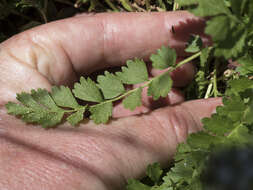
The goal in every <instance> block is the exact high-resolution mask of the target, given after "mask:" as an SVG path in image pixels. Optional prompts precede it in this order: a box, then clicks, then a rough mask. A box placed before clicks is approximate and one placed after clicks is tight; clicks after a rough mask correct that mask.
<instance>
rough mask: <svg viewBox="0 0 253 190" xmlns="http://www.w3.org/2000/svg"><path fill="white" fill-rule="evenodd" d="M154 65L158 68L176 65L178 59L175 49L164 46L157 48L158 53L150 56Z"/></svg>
mask: <svg viewBox="0 0 253 190" xmlns="http://www.w3.org/2000/svg"><path fill="white" fill-rule="evenodd" d="M150 60H151V61H152V66H153V67H154V68H156V69H166V68H168V67H170V66H174V65H175V63H176V60H177V54H176V51H175V50H174V49H171V48H170V47H165V46H162V48H161V49H158V50H157V54H153V55H151V57H150Z"/></svg>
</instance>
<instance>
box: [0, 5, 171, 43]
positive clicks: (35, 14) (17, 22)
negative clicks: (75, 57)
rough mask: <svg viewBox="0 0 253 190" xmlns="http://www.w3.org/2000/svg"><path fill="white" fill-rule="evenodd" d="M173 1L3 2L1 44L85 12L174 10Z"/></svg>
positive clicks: (0, 17) (0, 26) (0, 23)
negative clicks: (51, 22)
mask: <svg viewBox="0 0 253 190" xmlns="http://www.w3.org/2000/svg"><path fill="white" fill-rule="evenodd" d="M172 6H173V5H172V4H171V2H167V1H162V0H159V2H158V1H150V0H145V1H139V0H118V1H115V0H104V1H103V0H1V1H0V28H1V31H0V42H2V41H4V40H5V39H7V38H9V37H11V36H12V35H14V34H17V33H19V32H22V31H24V30H26V29H29V28H32V27H35V26H38V25H41V24H44V23H47V22H50V21H54V20H58V19H63V18H67V17H70V16H74V15H75V14H79V13H82V12H111V11H114V12H119V11H121V12H122V11H134V12H136V11H141V12H144V11H161V10H172Z"/></svg>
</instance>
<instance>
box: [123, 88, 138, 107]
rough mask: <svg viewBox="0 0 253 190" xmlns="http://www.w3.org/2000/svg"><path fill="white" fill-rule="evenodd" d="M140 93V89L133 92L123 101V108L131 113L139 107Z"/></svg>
mask: <svg viewBox="0 0 253 190" xmlns="http://www.w3.org/2000/svg"><path fill="white" fill-rule="evenodd" d="M141 92H142V88H138V89H137V90H136V91H135V92H133V93H131V94H130V95H129V96H127V97H126V98H125V99H124V100H123V105H124V107H125V108H127V109H130V110H132V111H133V110H134V109H135V108H136V107H138V106H141V104H142V101H141Z"/></svg>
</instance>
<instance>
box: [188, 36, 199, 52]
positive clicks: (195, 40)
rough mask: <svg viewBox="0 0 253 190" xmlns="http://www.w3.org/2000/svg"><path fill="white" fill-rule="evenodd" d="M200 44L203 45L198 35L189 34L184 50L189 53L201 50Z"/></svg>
mask: <svg viewBox="0 0 253 190" xmlns="http://www.w3.org/2000/svg"><path fill="white" fill-rule="evenodd" d="M202 46H203V42H202V40H201V38H200V36H199V35H196V36H194V35H191V36H190V39H189V41H188V44H187V47H186V49H185V51H186V52H189V53H196V52H198V51H200V50H201V48H202Z"/></svg>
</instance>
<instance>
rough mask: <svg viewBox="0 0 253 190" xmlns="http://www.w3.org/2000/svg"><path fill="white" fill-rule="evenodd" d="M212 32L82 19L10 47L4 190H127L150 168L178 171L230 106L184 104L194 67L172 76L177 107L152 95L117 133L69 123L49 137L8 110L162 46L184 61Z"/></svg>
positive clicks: (178, 17)
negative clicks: (18, 98)
mask: <svg viewBox="0 0 253 190" xmlns="http://www.w3.org/2000/svg"><path fill="white" fill-rule="evenodd" d="M204 25H205V24H204V21H203V20H201V19H199V18H196V17H194V16H193V15H191V14H189V13H187V12H176V13H170V12H168V13H145V14H144V13H128V14H126V13H125V14H123V13H114V14H96V15H78V16H76V17H73V18H69V19H66V20H61V21H57V22H52V23H49V24H46V25H43V26H40V27H37V28H34V29H32V30H29V31H26V32H23V33H21V34H19V35H16V36H14V37H12V38H11V39H9V40H7V41H5V42H3V43H2V44H0V76H1V77H0V84H1V85H0V106H1V107H0V108H1V109H0V189H4V190H26V189H27V190H28V189H29V190H30V189H36V190H44V189H47V190H58V189H59V190H65V189H66V190H71V189H73V190H113V189H122V188H123V187H124V185H125V184H126V180H127V179H129V178H136V177H141V176H143V174H144V173H145V168H146V166H147V165H148V164H149V163H153V162H160V163H162V164H163V165H165V164H166V163H168V161H169V159H171V157H172V155H173V154H174V153H175V149H176V146H177V144H178V143H179V142H182V141H185V139H186V137H187V135H188V134H189V133H192V132H196V131H198V130H201V122H200V120H201V118H203V117H206V116H210V115H211V113H212V112H213V111H214V110H215V107H216V106H217V105H220V104H221V100H220V99H208V100H196V101H190V102H184V98H183V95H182V93H180V91H179V90H178V89H177V88H176V87H179V86H185V85H186V84H187V83H189V82H190V81H191V80H192V78H193V75H194V72H195V69H194V67H193V65H192V64H190V63H189V64H187V65H185V66H183V67H182V68H180V69H178V70H176V71H175V72H174V73H172V77H173V80H174V84H175V85H174V86H175V88H174V89H173V90H172V92H171V93H170V94H169V95H168V97H167V98H164V99H162V100H160V101H159V102H153V101H152V100H151V99H150V97H147V96H146V95H145V94H143V106H141V107H139V108H138V109H137V110H136V111H134V112H129V111H127V110H125V109H124V108H123V107H122V105H121V104H120V103H119V104H117V105H116V107H115V109H114V112H113V116H114V119H113V120H112V121H111V122H109V123H108V124H107V125H98V126H96V125H94V124H93V123H92V122H91V121H84V122H83V123H81V124H80V126H79V127H78V128H73V127H71V126H70V125H69V124H67V123H66V124H65V123H64V124H62V125H60V126H58V128H56V129H50V130H45V129H42V128H40V127H39V126H34V125H26V124H24V123H23V122H22V121H20V120H18V119H16V118H15V117H13V116H10V115H7V114H6V110H5V108H4V104H5V103H6V102H8V101H10V100H11V101H15V94H16V93H17V92H21V91H29V90H30V89H32V88H46V89H48V90H50V88H51V85H68V86H70V87H71V86H72V85H73V83H74V81H77V80H78V78H79V77H80V75H82V74H86V75H87V74H90V73H92V72H94V71H97V70H101V69H105V68H108V67H116V66H120V65H123V64H124V63H125V61H126V60H127V59H131V58H134V57H139V58H143V59H144V60H148V57H149V56H150V54H151V53H154V52H155V51H156V49H157V48H160V47H161V46H162V45H168V44H169V45H170V46H171V47H173V48H176V50H177V52H178V55H179V56H180V57H183V56H185V54H184V52H183V49H184V46H185V42H186V41H187V39H188V38H189V35H190V34H193V33H195V34H200V35H201V36H202V37H203V40H204V42H205V43H206V44H208V43H209V41H210V40H209V39H208V38H207V37H206V36H204V35H203V28H204ZM172 26H174V28H175V32H176V33H175V34H173V33H172V31H171V27H172ZM159 72H160V71H157V70H150V75H151V76H155V75H157V74H159Z"/></svg>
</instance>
